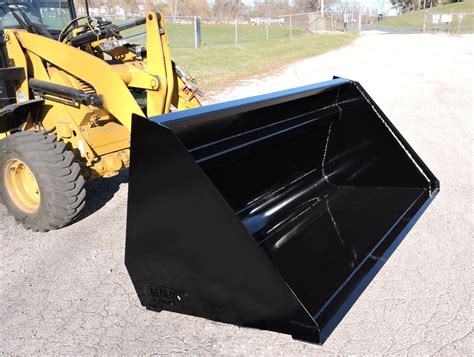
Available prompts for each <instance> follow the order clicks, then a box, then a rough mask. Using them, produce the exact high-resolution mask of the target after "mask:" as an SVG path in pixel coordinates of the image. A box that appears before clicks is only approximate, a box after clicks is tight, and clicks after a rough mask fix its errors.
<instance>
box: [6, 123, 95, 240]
mask: <svg viewBox="0 0 474 357" xmlns="http://www.w3.org/2000/svg"><path fill="white" fill-rule="evenodd" d="M18 160H19V161H18ZM12 162H21V163H24V164H26V166H27V167H28V169H29V170H30V173H31V174H32V175H33V177H34V179H35V180H36V183H37V187H38V189H39V193H38V196H39V199H38V206H37V208H35V210H34V211H33V212H31V211H30V212H25V210H23V209H22V207H20V206H19V205H17V204H16V203H15V201H14V199H12V197H13V196H12V195H13V194H12V193H10V192H8V185H7V173H8V172H9V170H12V169H11V167H10V166H8V165H11V163H12ZM9 163H10V164H9ZM9 167H10V168H9ZM80 171H81V170H80V166H79V164H78V163H77V162H75V161H74V155H73V153H72V152H71V151H70V150H68V149H67V148H66V144H65V143H64V142H62V141H58V140H57V139H56V135H53V134H48V133H46V132H45V131H24V132H18V133H14V134H12V135H9V136H7V137H6V138H4V139H2V140H0V200H1V201H2V202H3V203H4V205H5V206H6V207H7V209H8V212H9V213H10V214H11V215H12V216H13V217H15V218H16V220H17V221H19V222H21V223H22V224H23V225H24V226H25V227H26V228H27V229H31V230H33V231H35V232H37V231H40V232H46V231H49V230H54V229H59V228H62V227H64V226H66V225H68V224H69V223H71V222H72V221H73V220H74V219H75V218H77V216H78V215H79V214H80V212H81V210H82V209H83V208H84V205H85V198H86V190H85V181H84V178H83V177H82V175H81V172H80ZM15 197H16V196H15Z"/></svg>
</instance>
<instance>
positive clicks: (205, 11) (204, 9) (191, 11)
mask: <svg viewBox="0 0 474 357" xmlns="http://www.w3.org/2000/svg"><path fill="white" fill-rule="evenodd" d="M181 3H182V4H181ZM184 3H186V5H184ZM179 5H180V6H179V15H181V16H211V8H210V7H209V3H208V2H207V0H186V2H184V1H180V4H179Z"/></svg>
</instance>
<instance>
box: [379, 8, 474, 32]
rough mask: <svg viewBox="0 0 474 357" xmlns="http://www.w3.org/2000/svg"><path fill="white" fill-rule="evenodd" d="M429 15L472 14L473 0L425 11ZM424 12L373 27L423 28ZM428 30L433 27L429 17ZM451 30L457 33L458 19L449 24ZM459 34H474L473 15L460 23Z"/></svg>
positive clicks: (382, 22) (407, 14)
mask: <svg viewBox="0 0 474 357" xmlns="http://www.w3.org/2000/svg"><path fill="white" fill-rule="evenodd" d="M426 10H427V11H428V12H430V13H444V14H449V13H459V12H461V13H474V0H465V1H464V2H460V3H453V4H446V5H441V6H437V7H435V8H432V9H426ZM424 13H425V10H418V11H412V12H409V13H406V14H404V15H401V16H394V17H388V18H386V19H385V20H383V21H380V22H377V23H375V24H374V25H377V26H379V25H380V26H394V27H407V28H417V29H422V28H423V21H424V16H425V15H424ZM428 23H429V29H434V28H435V25H432V24H431V16H430V17H428ZM437 26H438V29H445V27H446V25H444V24H439V25H437ZM451 29H452V31H454V32H457V29H458V18H457V16H453V22H452V23H451ZM461 32H474V15H469V16H466V17H465V18H464V20H463V21H462V23H461Z"/></svg>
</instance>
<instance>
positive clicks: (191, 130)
mask: <svg viewBox="0 0 474 357" xmlns="http://www.w3.org/2000/svg"><path fill="white" fill-rule="evenodd" d="M86 4H87V2H86ZM0 11H1V13H0V17H1V18H2V20H3V23H4V24H3V27H4V28H5V32H4V33H2V34H1V36H0V47H1V51H0V53H1V58H0V60H1V69H0V90H1V93H0V94H1V95H0V97H1V99H0V100H1V103H0V107H1V110H0V194H1V197H2V199H3V201H4V203H5V205H6V206H7V208H8V209H9V211H10V212H11V213H12V215H13V216H15V217H16V219H17V220H19V221H21V222H23V224H24V225H25V226H26V227H28V228H31V229H33V230H36V231H47V230H51V229H56V228H60V227H62V226H64V225H66V224H68V223H70V222H71V221H72V220H74V218H76V217H77V216H78V214H79V213H80V211H81V209H82V208H83V206H84V200H85V190H84V181H85V180H87V179H92V178H95V177H110V176H113V175H115V174H117V172H118V171H119V170H121V169H122V168H125V167H128V166H129V165H130V171H129V197H128V208H127V209H128V212H127V233H126V252H125V264H126V266H127V269H128V272H129V274H130V277H131V280H132V283H133V284H134V286H135V289H136V292H137V294H138V297H139V299H140V302H141V303H142V304H143V305H144V306H145V307H146V308H147V309H150V310H154V311H161V310H169V311H173V312H178V313H184V314H188V315H194V316H200V317H205V318H208V319H212V320H216V321H222V322H228V323H233V324H237V325H240V326H247V327H254V328H261V329H267V330H272V331H277V332H283V333H287V334H291V335H292V336H293V337H294V338H296V339H300V340H304V341H309V342H316V343H323V342H324V340H325V339H326V338H327V337H328V336H329V334H330V333H331V332H332V331H333V330H334V328H335V327H336V325H337V324H338V323H339V321H340V320H341V319H342V318H343V317H344V315H345V314H346V312H347V311H348V310H349V308H350V307H351V305H352V304H353V303H354V302H355V301H356V300H357V298H358V297H359V295H360V294H361V293H362V292H363V290H364V289H365V287H366V286H367V285H368V284H369V282H370V281H371V280H372V279H373V277H374V276H375V274H376V273H377V271H378V270H379V269H380V268H381V267H382V266H383V264H384V263H385V261H386V260H387V258H388V257H389V256H390V255H391V253H392V252H393V251H394V250H395V249H396V247H397V246H398V244H399V243H400V242H401V241H402V239H403V238H404V237H405V236H406V235H407V233H408V231H409V230H410V228H411V227H412V226H413V225H414V224H415V222H416V220H417V219H418V218H419V217H420V216H421V214H422V213H423V211H424V210H425V209H426V208H427V206H428V205H429V204H430V203H431V201H432V200H433V199H434V197H435V196H436V194H437V193H438V191H439V182H438V180H437V179H436V177H435V176H434V175H433V174H432V173H431V172H430V170H429V169H428V167H426V165H425V164H424V163H423V161H421V159H420V158H419V157H418V155H417V154H416V152H415V151H414V150H413V149H412V148H411V147H410V146H409V144H408V143H407V142H406V141H405V139H404V138H403V137H402V136H401V134H400V133H399V132H398V131H397V129H396V128H395V127H394V125H393V124H392V123H391V122H390V120H389V119H388V118H387V117H386V116H385V114H384V113H383V112H382V111H381V109H380V108H379V107H378V106H377V104H376V103H375V102H374V101H373V100H372V99H371V98H370V96H369V94H368V93H367V92H366V91H365V90H364V89H363V88H362V86H361V85H360V84H359V83H357V82H354V81H351V80H348V79H343V78H337V77H335V78H333V79H332V80H329V81H327V82H322V83H317V84H313V85H310V86H306V87H301V88H296V89H291V90H286V91H283V92H278V93H272V94H268V95H263V96H259V97H253V98H246V99H242V100H238V101H234V102H229V103H221V104H215V105H209V106H204V107H200V103H199V100H198V99H197V94H198V89H197V88H196V87H195V86H194V83H193V80H192V78H190V77H189V76H187V75H186V74H185V73H184V72H183V71H182V70H181V69H180V68H179V67H178V66H177V65H176V64H175V63H174V62H173V61H172V60H171V57H170V51H169V48H168V38H167V30H166V26H165V23H164V19H163V17H162V16H160V14H157V13H155V12H149V13H148V14H147V16H146V17H144V18H139V19H135V20H130V21H126V22H123V23H121V24H113V23H110V22H109V21H106V20H104V19H101V18H94V17H91V16H88V15H86V16H83V17H76V14H75V10H74V6H73V3H72V0H69V1H67V0H58V1H50V0H0ZM86 12H87V11H86ZM58 17H59V18H61V17H62V18H63V19H64V18H67V21H66V23H65V25H64V26H57V25H56V24H57V20H58ZM137 26H146V46H142V45H140V44H134V41H132V40H131V39H130V37H127V36H125V35H124V31H125V30H128V29H132V28H134V27H137ZM172 109H175V110H172ZM182 109H188V110H182ZM170 111H173V112H171V113H170Z"/></svg>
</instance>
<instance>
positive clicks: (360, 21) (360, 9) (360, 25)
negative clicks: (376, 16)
mask: <svg viewBox="0 0 474 357" xmlns="http://www.w3.org/2000/svg"><path fill="white" fill-rule="evenodd" d="M361 31H362V8H361V7H359V32H361Z"/></svg>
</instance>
